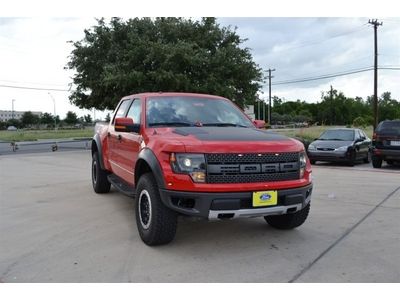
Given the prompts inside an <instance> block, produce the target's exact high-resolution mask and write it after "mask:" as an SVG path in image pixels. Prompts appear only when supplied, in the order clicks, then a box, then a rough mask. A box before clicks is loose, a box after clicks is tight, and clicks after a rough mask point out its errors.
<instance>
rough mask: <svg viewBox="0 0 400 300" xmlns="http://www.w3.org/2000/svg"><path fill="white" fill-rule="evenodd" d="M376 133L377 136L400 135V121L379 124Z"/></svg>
mask: <svg viewBox="0 0 400 300" xmlns="http://www.w3.org/2000/svg"><path fill="white" fill-rule="evenodd" d="M376 131H377V132H378V133H379V134H390V135H400V121H386V122H385V121H384V122H381V123H380V124H379V125H378V127H377V128H376Z"/></svg>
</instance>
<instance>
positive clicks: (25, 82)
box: [0, 79, 65, 86]
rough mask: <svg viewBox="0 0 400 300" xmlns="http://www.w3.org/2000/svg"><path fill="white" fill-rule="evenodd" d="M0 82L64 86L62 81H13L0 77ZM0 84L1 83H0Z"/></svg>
mask: <svg viewBox="0 0 400 300" xmlns="http://www.w3.org/2000/svg"><path fill="white" fill-rule="evenodd" d="M0 82H7V83H16V84H20V85H25V84H33V85H45V86H46V85H47V86H65V84H62V83H43V82H29V81H15V80H4V79H0ZM0 84H2V83H0Z"/></svg>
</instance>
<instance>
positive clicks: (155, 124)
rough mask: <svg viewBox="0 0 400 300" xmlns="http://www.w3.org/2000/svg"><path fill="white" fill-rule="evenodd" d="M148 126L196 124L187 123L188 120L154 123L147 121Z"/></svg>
mask: <svg viewBox="0 0 400 300" xmlns="http://www.w3.org/2000/svg"><path fill="white" fill-rule="evenodd" d="M149 126H150V127H153V126H166V127H168V126H173V127H192V126H196V124H193V123H188V122H155V123H149Z"/></svg>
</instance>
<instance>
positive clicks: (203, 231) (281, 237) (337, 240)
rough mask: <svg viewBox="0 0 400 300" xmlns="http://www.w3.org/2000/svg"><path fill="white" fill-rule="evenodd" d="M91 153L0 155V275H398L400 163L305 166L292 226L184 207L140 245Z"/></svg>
mask: <svg viewBox="0 0 400 300" xmlns="http://www.w3.org/2000/svg"><path fill="white" fill-rule="evenodd" d="M90 164H91V157H90V151H68V152H50V153H40V154H39V153H37V154H25V155H3V156H0V195H1V196H0V197H1V199H0V282H399V281H400V231H399V228H400V167H388V166H384V167H383V168H382V169H373V168H372V167H371V166H368V165H356V166H355V167H353V168H352V167H347V166H341V165H334V164H318V165H316V166H313V178H314V191H313V196H312V204H311V212H310V216H309V218H308V220H307V221H306V223H305V224H303V225H302V226H301V227H299V228H297V229H295V230H291V231H280V230H277V229H273V228H271V227H269V226H268V225H267V223H266V222H265V221H264V219H263V218H254V219H239V220H231V221H216V222H208V221H205V220H200V221H198V220H192V219H184V218H182V219H180V220H179V224H178V232H177V235H176V239H175V240H174V241H173V242H172V243H171V244H169V245H164V246H159V247H148V246H146V245H145V244H143V242H142V241H141V239H140V237H139V234H138V232H137V229H136V223H135V217H134V211H133V199H131V198H129V197H126V196H124V195H122V194H120V193H118V192H116V191H115V190H113V189H112V190H111V192H110V193H109V194H104V195H97V194H95V193H94V192H93V190H92V187H91V180H90Z"/></svg>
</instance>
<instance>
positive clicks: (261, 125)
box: [253, 120, 265, 128]
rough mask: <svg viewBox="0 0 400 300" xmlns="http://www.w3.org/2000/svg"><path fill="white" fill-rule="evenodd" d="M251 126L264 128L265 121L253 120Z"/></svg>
mask: <svg viewBox="0 0 400 300" xmlns="http://www.w3.org/2000/svg"><path fill="white" fill-rule="evenodd" d="M253 124H254V125H255V126H256V128H265V121H263V120H254V121H253Z"/></svg>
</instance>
